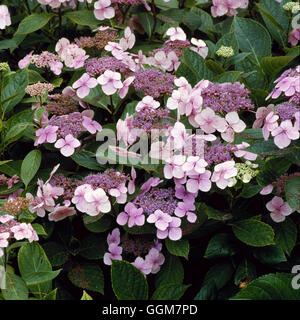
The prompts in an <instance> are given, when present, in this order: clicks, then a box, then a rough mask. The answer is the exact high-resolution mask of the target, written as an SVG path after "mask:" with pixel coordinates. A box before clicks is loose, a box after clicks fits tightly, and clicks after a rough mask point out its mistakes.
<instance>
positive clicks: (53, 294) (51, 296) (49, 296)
mask: <svg viewBox="0 0 300 320" xmlns="http://www.w3.org/2000/svg"><path fill="white" fill-rule="evenodd" d="M56 294H57V288H56V289H54V290H52V291H50V292H49V293H48V294H47V295H46V296H45V297H44V298H43V300H56Z"/></svg>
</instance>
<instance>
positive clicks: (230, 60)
mask: <svg viewBox="0 0 300 320" xmlns="http://www.w3.org/2000/svg"><path fill="white" fill-rule="evenodd" d="M250 55H251V53H250V52H242V53H239V54H236V55H234V56H233V57H230V58H228V59H226V61H225V67H229V66H231V65H234V64H237V63H239V62H241V61H243V60H244V59H245V58H247V57H249V56H250ZM231 72H233V71H231Z"/></svg>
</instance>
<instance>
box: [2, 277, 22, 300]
mask: <svg viewBox="0 0 300 320" xmlns="http://www.w3.org/2000/svg"><path fill="white" fill-rule="evenodd" d="M1 292H2V295H3V298H4V299H5V300H27V299H28V288H27V286H26V284H25V282H24V281H23V280H22V278H20V277H19V276H17V275H15V274H14V273H10V272H6V289H2V290H1Z"/></svg>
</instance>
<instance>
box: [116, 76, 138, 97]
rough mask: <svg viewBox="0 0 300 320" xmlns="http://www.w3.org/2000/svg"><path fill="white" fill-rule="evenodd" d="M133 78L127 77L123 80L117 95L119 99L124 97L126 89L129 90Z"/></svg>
mask: <svg viewBox="0 0 300 320" xmlns="http://www.w3.org/2000/svg"><path fill="white" fill-rule="evenodd" d="M134 79H135V77H128V78H127V79H125V81H124V82H123V87H122V88H121V89H120V90H119V96H120V98H121V99H123V98H125V97H126V95H127V93H128V90H129V87H130V85H131V84H132V82H133V81H134Z"/></svg>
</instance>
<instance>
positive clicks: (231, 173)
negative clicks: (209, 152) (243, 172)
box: [211, 160, 237, 189]
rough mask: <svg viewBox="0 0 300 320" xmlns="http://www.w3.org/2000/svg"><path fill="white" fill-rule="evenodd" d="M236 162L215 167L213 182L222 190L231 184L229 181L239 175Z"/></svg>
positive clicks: (228, 162)
mask: <svg viewBox="0 0 300 320" xmlns="http://www.w3.org/2000/svg"><path fill="white" fill-rule="evenodd" d="M234 165H235V162H234V161H233V160H232V161H226V162H223V163H219V164H217V165H216V166H215V168H214V172H213V175H212V177H211V181H212V182H215V183H216V184H217V186H218V187H219V188H220V189H225V188H226V187H227V186H228V184H229V179H230V178H233V177H235V176H236V175H237V168H236V167H235V166H234Z"/></svg>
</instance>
